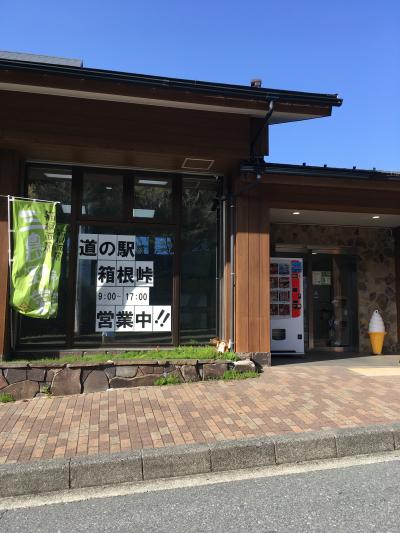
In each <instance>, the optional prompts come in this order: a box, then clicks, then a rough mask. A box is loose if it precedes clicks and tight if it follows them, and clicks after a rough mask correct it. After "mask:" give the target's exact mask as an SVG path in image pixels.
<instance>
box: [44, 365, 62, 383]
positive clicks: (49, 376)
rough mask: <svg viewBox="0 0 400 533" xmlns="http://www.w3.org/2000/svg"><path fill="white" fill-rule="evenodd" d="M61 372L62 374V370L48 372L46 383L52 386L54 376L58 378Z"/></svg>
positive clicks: (56, 369)
mask: <svg viewBox="0 0 400 533" xmlns="http://www.w3.org/2000/svg"><path fill="white" fill-rule="evenodd" d="M59 372H61V368H60V369H59V368H50V369H49V370H47V373H46V381H47V382H48V383H50V384H51V383H52V382H53V379H54V376H56V375H57V374H58V373H59Z"/></svg>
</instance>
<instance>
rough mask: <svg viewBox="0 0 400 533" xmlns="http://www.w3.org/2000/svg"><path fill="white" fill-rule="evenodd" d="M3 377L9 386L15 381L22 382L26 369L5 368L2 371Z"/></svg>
mask: <svg viewBox="0 0 400 533" xmlns="http://www.w3.org/2000/svg"><path fill="white" fill-rule="evenodd" d="M3 374H4V377H5V378H6V380H7V381H8V383H9V384H10V385H11V383H17V381H24V380H25V379H26V367H25V368H6V369H4V370H3Z"/></svg>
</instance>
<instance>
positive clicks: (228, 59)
mask: <svg viewBox="0 0 400 533" xmlns="http://www.w3.org/2000/svg"><path fill="white" fill-rule="evenodd" d="M399 26H400V2H399V1H398V0H381V1H380V2H377V1H376V0H336V2H322V1H321V0H287V1H285V0H280V1H276V0H275V1H270V0H264V1H262V0H254V1H252V0H248V1H246V2H245V1H244V0H242V1H240V2H239V1H237V0H230V1H228V0H225V1H222V0H197V1H196V2H193V1H190V0H186V1H181V0H168V1H167V0H163V1H161V0H153V1H152V2H151V1H148V2H145V1H144V0H142V1H140V2H139V1H136V0H131V1H128V0H114V1H111V0H109V1H107V2H106V1H104V0H97V1H93V0H80V1H77V0H68V1H65V0H64V1H62V0H58V1H54V0H52V1H48V0H36V1H35V2H33V1H30V0H26V1H21V0H0V49H2V50H12V51H24V52H32V53H41V54H49V55H60V56H66V57H78V58H82V59H83V60H84V65H85V66H87V67H99V68H106V69H115V70H123V71H129V72H137V73H143V74H156V75H165V76H172V77H182V78H190V79H199V80H206V81H217V82H225V83H239V84H245V85H247V84H248V83H249V81H250V80H251V79H252V78H254V77H260V78H262V80H263V86H264V87H272V88H278V89H292V90H302V91H315V92H326V93H339V95H340V96H341V97H342V98H343V99H344V103H343V106H342V107H341V108H338V109H334V110H333V116H332V117H330V118H325V119H319V120H310V121H305V122H299V123H294V124H287V125H277V126H274V127H272V128H271V140H270V148H271V155H270V157H269V160H270V161H274V162H285V163H302V162H303V161H304V162H307V164H317V165H318V164H324V163H326V164H328V165H330V166H347V167H348V166H353V165H356V166H357V167H358V168H372V167H376V168H380V169H388V170H400V98H399V96H400V31H399Z"/></svg>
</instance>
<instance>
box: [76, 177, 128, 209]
mask: <svg viewBox="0 0 400 533" xmlns="http://www.w3.org/2000/svg"><path fill="white" fill-rule="evenodd" d="M122 213H123V176H121V175H119V174H106V173H100V172H99V173H95V172H85V173H84V175H83V190H82V215H89V216H92V217H100V218H121V216H122Z"/></svg>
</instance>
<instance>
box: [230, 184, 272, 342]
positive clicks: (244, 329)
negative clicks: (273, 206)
mask: <svg viewBox="0 0 400 533" xmlns="http://www.w3.org/2000/svg"><path fill="white" fill-rule="evenodd" d="M269 251H270V245H269V209H268V207H267V206H266V205H265V197H264V195H263V186H257V187H255V188H254V189H253V190H251V192H250V191H249V192H248V193H246V194H241V195H239V196H238V197H237V200H236V250H235V260H236V276H235V283H236V288H235V333H236V334H235V343H236V344H235V349H236V351H238V352H269V351H270V337H269V330H270V328H269Z"/></svg>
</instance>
